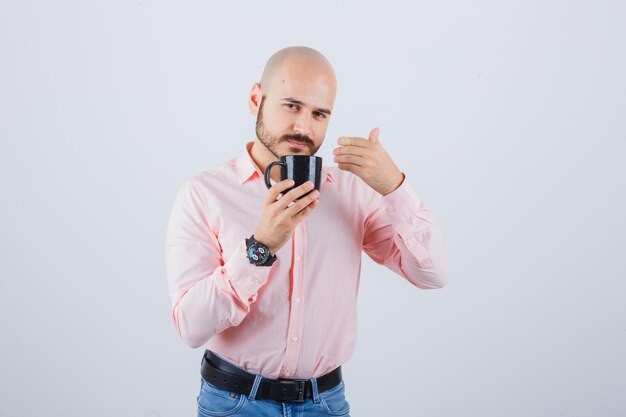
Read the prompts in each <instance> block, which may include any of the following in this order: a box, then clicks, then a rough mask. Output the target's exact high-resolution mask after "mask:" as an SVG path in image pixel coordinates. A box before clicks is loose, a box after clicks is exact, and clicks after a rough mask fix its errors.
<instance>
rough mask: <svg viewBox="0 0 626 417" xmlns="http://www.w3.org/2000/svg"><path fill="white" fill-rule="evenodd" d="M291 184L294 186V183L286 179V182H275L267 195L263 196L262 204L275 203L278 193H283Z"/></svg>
mask: <svg viewBox="0 0 626 417" xmlns="http://www.w3.org/2000/svg"><path fill="white" fill-rule="evenodd" d="M293 184H294V181H293V180H292V179H286V180H283V181H280V182H277V183H276V184H274V185H272V186H271V187H270V189H269V190H268V192H267V194H266V195H265V199H264V200H263V204H264V205H269V204H271V203H273V202H274V201H276V199H277V198H278V195H279V194H280V193H282V192H283V191H285V190H286V189H287V188H289V187H292V186H293Z"/></svg>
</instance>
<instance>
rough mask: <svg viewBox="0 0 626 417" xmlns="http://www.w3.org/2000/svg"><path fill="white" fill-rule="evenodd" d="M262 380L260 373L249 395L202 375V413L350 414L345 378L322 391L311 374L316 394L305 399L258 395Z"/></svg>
mask: <svg viewBox="0 0 626 417" xmlns="http://www.w3.org/2000/svg"><path fill="white" fill-rule="evenodd" d="M203 360H204V358H203ZM260 382H261V376H260V375H257V376H256V380H255V382H254V384H253V386H252V391H251V392H250V395H245V394H238V393H233V392H230V391H227V390H224V389H222V388H219V387H217V386H215V385H213V384H211V383H210V382H207V381H206V380H205V379H204V378H202V377H200V393H199V394H198V397H197V401H198V417H225V416H233V417H248V416H250V417H288V416H292V417H317V416H324V417H327V416H343V417H350V404H349V403H348V401H347V400H346V397H345V385H344V383H343V381H341V383H340V384H339V385H337V386H335V387H333V388H331V389H329V390H327V391H324V392H318V391H317V379H316V378H311V385H312V387H313V398H309V399H308V400H307V401H306V402H302V403H280V402H276V401H272V400H260V399H255V398H254V397H255V395H256V392H257V389H258V387H259V383H260Z"/></svg>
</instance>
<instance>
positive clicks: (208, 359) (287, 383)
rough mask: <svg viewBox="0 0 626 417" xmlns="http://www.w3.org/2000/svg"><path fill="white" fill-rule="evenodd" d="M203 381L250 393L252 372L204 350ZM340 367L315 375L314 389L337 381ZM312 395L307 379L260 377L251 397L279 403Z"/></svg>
mask: <svg viewBox="0 0 626 417" xmlns="http://www.w3.org/2000/svg"><path fill="white" fill-rule="evenodd" d="M200 374H201V375H202V377H203V378H204V379H205V381H207V382H210V383H211V384H213V385H215V386H217V387H220V388H222V389H225V390H227V391H230V392H235V393H238V394H245V395H250V392H251V391H252V385H253V384H254V379H255V375H254V374H251V373H249V372H247V371H245V370H244V369H241V368H239V367H238V366H235V365H233V364H231V363H230V362H227V361H225V360H223V359H222V358H220V357H219V356H217V355H216V354H214V353H213V352H211V351H210V350H207V351H205V352H204V360H203V361H202V366H201V368H200ZM341 380H342V376H341V366H340V367H338V368H336V369H335V370H334V371H331V372H329V373H327V374H326V375H323V376H321V377H319V378H317V390H318V392H324V391H327V390H329V389H331V388H333V387H336V386H337V385H339V383H341ZM309 398H313V388H312V386H311V380H310V379H282V378H281V379H266V378H262V379H261V383H260V384H259V388H258V390H257V393H256V396H255V399H263V400H273V401H278V402H283V403H291V402H295V403H297V402H305V401H306V400H307V399H309Z"/></svg>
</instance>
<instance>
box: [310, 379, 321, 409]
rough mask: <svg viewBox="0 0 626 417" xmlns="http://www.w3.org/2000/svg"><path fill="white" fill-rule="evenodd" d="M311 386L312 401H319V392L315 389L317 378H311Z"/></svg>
mask: <svg viewBox="0 0 626 417" xmlns="http://www.w3.org/2000/svg"><path fill="white" fill-rule="evenodd" d="M311 388H312V390H313V402H314V403H319V402H320V394H319V392H318V391H317V378H311Z"/></svg>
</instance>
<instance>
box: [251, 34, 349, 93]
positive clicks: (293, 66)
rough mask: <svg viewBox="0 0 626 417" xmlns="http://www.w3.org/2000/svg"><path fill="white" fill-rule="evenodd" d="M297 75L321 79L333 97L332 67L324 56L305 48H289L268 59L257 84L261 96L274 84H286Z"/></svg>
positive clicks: (334, 89)
mask: <svg viewBox="0 0 626 417" xmlns="http://www.w3.org/2000/svg"><path fill="white" fill-rule="evenodd" d="M299 74H302V75H305V74H306V75H309V76H311V75H313V76H318V77H323V78H324V79H325V80H326V82H327V84H328V86H329V88H330V89H332V95H333V97H334V95H335V92H336V89H337V81H336V77H335V71H334V70H333V67H332V66H331V65H330V62H328V60H327V59H326V57H325V56H324V55H322V54H321V53H320V52H318V51H316V50H315V49H313V48H309V47H307V46H290V47H288V48H284V49H281V50H279V51H278V52H276V53H274V55H272V56H271V57H270V59H269V60H268V61H267V63H266V64H265V68H264V69H263V75H262V76H261V80H260V82H259V84H260V87H261V91H262V92H263V95H265V94H266V93H267V92H268V91H270V90H271V89H272V88H274V87H275V84H276V83H285V82H288V80H289V78H290V77H293V76H297V75H299Z"/></svg>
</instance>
